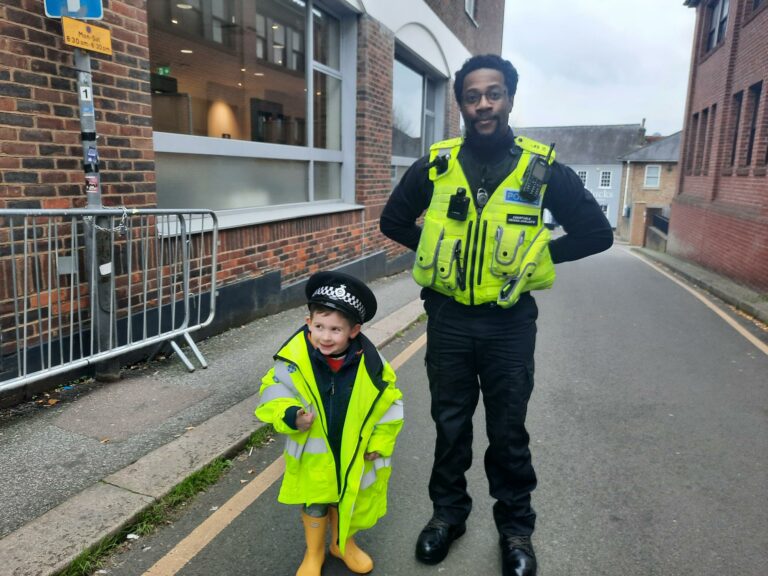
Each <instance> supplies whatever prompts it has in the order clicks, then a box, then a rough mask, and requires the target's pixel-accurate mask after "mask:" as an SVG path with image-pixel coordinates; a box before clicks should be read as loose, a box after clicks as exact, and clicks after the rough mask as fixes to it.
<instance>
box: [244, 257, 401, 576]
mask: <svg viewBox="0 0 768 576" xmlns="http://www.w3.org/2000/svg"><path fill="white" fill-rule="evenodd" d="M306 295H307V304H308V306H309V316H308V317H307V324H306V326H302V327H301V328H300V329H299V330H298V332H296V333H295V334H294V335H293V336H291V338H289V339H288V341H287V342H286V343H285V344H283V346H282V347H281V348H280V350H279V351H278V352H277V354H275V357H274V358H275V365H274V367H273V368H272V369H271V370H270V371H269V372H268V373H267V375H266V376H264V378H263V379H262V384H261V390H260V394H261V402H260V404H259V405H258V407H257V408H256V416H257V417H258V418H259V419H260V420H262V421H263V422H269V423H271V424H272V425H273V426H274V428H275V430H276V431H277V432H279V433H281V434H285V435H286V446H285V451H284V453H283V455H284V458H285V475H284V477H283V483H282V486H281V488H280V495H279V496H278V501H279V502H282V503H284V504H302V505H303V510H302V515H301V516H302V521H303V523H304V534H305V537H306V543H307V549H306V552H305V554H304V561H303V562H302V563H301V566H299V569H298V571H297V572H296V576H320V570H321V568H322V565H323V562H324V560H325V538H326V532H327V528H328V526H329V525H330V527H331V545H330V553H331V554H332V555H333V556H336V557H337V558H341V560H343V561H344V563H345V564H346V565H347V568H349V569H350V570H351V571H352V572H355V573H357V574H366V573H368V572H370V571H371V570H373V560H372V559H371V557H370V556H369V555H368V554H366V553H365V552H364V551H363V550H361V549H360V548H359V547H358V546H357V544H355V541H354V539H353V536H354V534H355V533H356V532H358V531H359V530H365V529H367V528H370V527H371V526H373V525H374V524H375V523H376V521H377V520H378V519H379V518H380V517H382V516H383V515H384V514H385V513H386V511H387V500H386V494H387V483H388V481H389V476H390V473H391V471H392V469H391V467H390V465H391V463H390V458H391V456H392V451H393V449H394V447H395V439H396V438H397V435H398V433H399V432H400V429H401V427H402V425H403V403H402V400H401V399H402V394H401V392H400V390H398V389H397V388H396V387H395V373H394V371H393V370H392V368H391V367H390V365H389V364H388V363H387V362H386V361H385V360H384V359H383V358H382V357H381V355H380V354H379V352H378V351H377V350H376V348H375V346H374V345H373V344H372V343H371V341H370V340H368V338H366V337H365V336H364V335H363V334H362V333H361V332H360V328H361V325H362V324H363V323H364V322H368V321H369V320H371V318H373V316H374V314H375V313H376V297H375V296H374V294H373V292H371V290H370V289H369V288H368V287H367V286H366V285H365V284H364V283H363V282H361V281H360V280H358V279H356V278H354V277H352V276H349V275H347V274H342V273H340V272H318V273H317V274H314V275H313V276H312V277H310V279H309V280H308V282H307V287H306Z"/></svg>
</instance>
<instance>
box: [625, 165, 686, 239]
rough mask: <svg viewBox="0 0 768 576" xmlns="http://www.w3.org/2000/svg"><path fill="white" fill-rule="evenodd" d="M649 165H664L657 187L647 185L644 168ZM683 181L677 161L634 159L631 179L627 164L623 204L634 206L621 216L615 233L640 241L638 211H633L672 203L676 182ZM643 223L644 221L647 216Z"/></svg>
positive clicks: (662, 206)
mask: <svg viewBox="0 0 768 576" xmlns="http://www.w3.org/2000/svg"><path fill="white" fill-rule="evenodd" d="M648 165H659V166H661V173H660V177H659V187H658V188H645V167H646V166H648ZM679 180H680V170H679V164H678V163H677V162H632V163H631V164H630V165H629V181H627V165H626V164H625V165H624V170H623V173H622V175H621V197H622V201H621V206H622V207H623V206H632V210H631V211H630V214H629V215H627V216H624V215H623V214H620V215H619V219H618V226H617V227H616V233H617V234H618V236H619V237H620V238H622V239H624V240H628V239H630V236H631V237H632V238H634V240H633V241H632V244H633V245H642V244H637V239H638V238H640V237H641V236H639V233H638V232H637V231H636V230H634V231H632V230H633V229H634V228H635V222H636V220H635V216H636V215H635V214H633V213H632V212H633V211H635V210H636V208H638V207H639V208H640V209H642V210H643V211H645V209H646V208H665V207H667V208H668V207H669V206H670V205H671V204H672V200H673V199H674V197H675V195H676V193H677V185H678V182H679ZM641 222H642V223H643V225H644V223H645V220H644V217H643V219H641Z"/></svg>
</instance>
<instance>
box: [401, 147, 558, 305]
mask: <svg viewBox="0 0 768 576" xmlns="http://www.w3.org/2000/svg"><path fill="white" fill-rule="evenodd" d="M462 143H463V139H462V138H453V139H450V140H444V141H442V142H438V143H436V144H433V145H432V147H431V148H430V161H431V162H433V161H434V160H435V158H436V157H437V156H438V155H440V156H443V157H446V156H447V168H446V169H445V170H444V171H442V172H440V171H439V170H438V167H432V168H430V171H429V179H430V180H432V182H433V183H434V193H433V194H432V201H431V203H430V205H429V208H428V209H427V212H426V214H425V216H424V227H423V228H422V231H421V238H420V239H419V246H418V248H417V250H416V261H415V263H414V266H413V277H414V279H415V280H416V282H417V283H418V284H420V285H421V286H425V287H427V288H431V289H432V290H435V291H437V292H440V293H442V294H445V295H447V296H450V297H452V298H453V299H455V300H456V301H457V302H460V303H462V304H485V303H488V302H496V303H497V304H498V305H499V306H501V307H504V308H507V307H510V306H513V305H514V304H515V303H516V302H517V300H518V299H519V297H520V294H521V293H522V292H527V291H529V290H540V289H543V288H549V287H550V286H552V284H553V283H554V281H555V267H554V265H553V263H552V258H551V257H550V254H549V248H548V244H549V240H550V234H549V230H548V229H547V228H546V227H545V226H544V222H543V218H542V215H541V203H542V201H543V199H544V193H545V191H546V185H545V186H544V187H543V188H542V189H541V193H540V194H539V195H538V198H536V199H535V200H526V199H525V198H524V197H523V196H521V195H520V187H521V185H522V184H523V179H524V175H525V172H526V169H527V168H528V165H529V164H530V162H531V159H532V158H533V155H539V156H546V155H547V154H548V152H549V147H548V146H546V145H544V144H540V143H538V142H535V141H533V140H529V139H528V138H523V137H521V136H518V137H517V138H515V143H516V144H517V145H518V146H519V147H520V148H521V149H522V154H521V157H520V160H519V162H518V163H517V166H516V167H515V169H514V170H513V171H512V173H511V174H509V175H508V176H507V177H506V178H505V179H504V180H503V181H502V183H501V184H499V186H498V188H496V190H494V191H492V192H493V193H492V194H490V196H489V198H488V202H487V204H486V205H485V206H484V207H479V206H478V205H477V204H476V203H475V201H474V200H473V198H472V194H471V193H470V192H469V184H468V182H467V178H466V176H465V175H464V172H463V170H462V168H461V165H460V164H459V161H458V154H459V150H460V149H461V145H462ZM553 161H554V152H553V153H552V154H551V159H550V163H551V162H553ZM461 188H463V189H464V190H466V191H467V192H466V196H467V197H468V198H469V207H468V210H467V214H466V219H464V220H459V219H455V218H450V217H449V216H448V212H449V206H450V202H451V196H454V195H455V194H456V193H457V190H459V189H461ZM490 192H491V191H490V190H489V191H488V193H490Z"/></svg>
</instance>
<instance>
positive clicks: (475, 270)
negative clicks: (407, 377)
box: [380, 55, 613, 576]
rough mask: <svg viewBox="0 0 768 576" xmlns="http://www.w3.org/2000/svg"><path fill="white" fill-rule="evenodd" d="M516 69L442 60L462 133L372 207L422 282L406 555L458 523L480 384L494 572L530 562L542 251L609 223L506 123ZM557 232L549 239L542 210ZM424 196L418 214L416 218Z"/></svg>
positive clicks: (447, 541) (528, 567)
mask: <svg viewBox="0 0 768 576" xmlns="http://www.w3.org/2000/svg"><path fill="white" fill-rule="evenodd" d="M517 79H518V75H517V71H516V70H515V68H514V67H513V66H512V64H511V63H510V62H508V61H506V60H504V59H502V58H500V57H499V56H496V55H481V56H475V57H472V58H470V59H469V60H467V61H466V62H465V63H464V65H463V66H462V68H461V69H460V70H459V71H458V72H457V73H456V76H455V82H454V87H453V88H454V95H455V97H456V101H457V103H458V105H459V109H460V112H461V115H462V118H463V120H464V125H465V136H464V137H463V138H455V139H451V140H446V141H443V142H439V143H437V144H435V145H433V146H432V147H431V149H430V153H429V154H428V155H427V156H424V157H423V158H420V159H419V160H417V161H416V162H415V163H414V164H413V165H412V166H411V167H410V168H409V169H408V171H407V172H406V173H405V174H404V175H403V178H402V180H401V181H400V183H399V184H398V185H397V186H396V188H395V189H394V191H393V192H392V195H391V197H390V199H389V201H388V202H387V205H386V207H385V208H384V211H383V213H382V216H381V222H380V227H381V231H382V232H383V233H384V234H385V235H386V236H388V237H389V238H391V239H393V240H395V241H397V242H399V243H400V244H403V245H404V246H406V247H408V248H410V249H412V250H414V251H416V256H415V263H414V269H413V275H414V279H415V280H416V281H417V282H418V283H419V284H420V285H422V286H423V287H424V289H423V290H422V298H423V299H424V307H425V309H426V311H427V316H428V325H427V375H428V377H429V386H430V393H431V415H432V419H433V420H434V422H435V426H436V429H437V440H436V444H435V459H434V464H433V467H432V475H431V477H430V481H429V496H430V499H431V500H432V504H433V516H432V518H431V519H430V520H429V522H428V523H427V525H426V527H425V528H424V529H423V530H422V531H421V533H420V535H419V537H418V540H417V543H416V557H417V558H418V560H420V561H421V562H424V563H426V564H436V563H438V562H441V561H442V560H443V559H444V558H445V557H446V555H447V554H448V550H449V548H450V546H451V543H452V542H453V541H454V540H455V539H456V538H458V537H460V536H461V535H462V534H464V532H465V530H466V519H467V517H468V516H469V513H470V510H471V508H472V499H471V498H470V496H469V494H468V493H467V482H466V478H465V472H466V471H467V470H468V469H469V467H470V465H471V464H472V415H473V413H474V411H475V407H476V406H477V402H478V399H479V395H480V391H482V394H483V403H484V406H485V416H486V418H485V419H486V432H487V435H488V440H489V444H490V445H489V447H488V450H487V451H486V453H485V470H486V475H487V477H488V483H489V486H490V493H491V496H492V497H493V498H494V499H495V500H496V503H495V504H494V508H493V515H494V520H495V522H496V526H497V528H498V531H499V535H500V539H499V543H500V547H501V562H502V572H503V574H504V576H513V575H514V576H533V575H535V574H536V556H535V554H534V550H533V546H532V543H531V535H532V534H533V531H534V523H535V519H536V515H535V513H534V510H533V508H532V507H531V492H532V491H533V489H534V488H535V487H536V475H535V473H534V470H533V466H532V464H531V455H530V451H529V448H528V443H529V437H528V433H527V431H526V428H525V416H526V410H527V406H528V399H529V398H530V395H531V392H532V390H533V356H534V347H535V339H536V318H537V315H538V309H537V307H536V302H535V300H534V298H533V296H532V295H531V290H535V289H541V288H547V287H549V286H551V285H552V283H553V282H554V277H555V268H554V264H557V263H560V262H566V261H569V260H577V259H579V258H583V257H585V256H589V255H590V254H595V253H597V252H600V251H603V250H606V249H608V248H609V247H610V246H611V244H612V242H613V233H612V230H611V227H610V224H609V223H608V221H607V220H606V218H605V216H604V214H603V212H602V210H601V209H600V207H599V205H598V204H597V202H596V201H595V199H594V198H593V197H592V195H591V194H590V193H589V192H588V191H587V190H586V189H585V188H584V186H583V184H582V182H581V180H580V179H579V177H578V176H577V175H576V174H575V173H574V172H573V171H572V170H571V169H570V168H567V167H566V166H563V165H562V164H560V163H558V162H556V161H554V158H555V153H554V151H553V150H551V148H550V146H549V145H546V144H542V143H538V142H534V141H532V140H528V139H526V138H522V137H516V136H515V135H514V134H513V132H512V130H511V129H510V127H509V125H508V120H509V114H510V112H511V111H512V105H513V102H514V97H515V91H516V89H517ZM544 208H547V209H549V211H550V212H551V213H552V215H553V216H554V218H555V219H556V220H557V222H558V223H559V224H561V225H562V227H563V230H564V231H565V234H564V235H562V236H560V237H558V238H556V239H554V240H550V237H549V230H547V229H546V228H545V227H544V223H543V218H542V211H543V209H544ZM425 210H426V214H425V216H424V225H423V227H420V226H418V225H417V224H416V220H417V218H419V216H421V214H422V213H424V211H425Z"/></svg>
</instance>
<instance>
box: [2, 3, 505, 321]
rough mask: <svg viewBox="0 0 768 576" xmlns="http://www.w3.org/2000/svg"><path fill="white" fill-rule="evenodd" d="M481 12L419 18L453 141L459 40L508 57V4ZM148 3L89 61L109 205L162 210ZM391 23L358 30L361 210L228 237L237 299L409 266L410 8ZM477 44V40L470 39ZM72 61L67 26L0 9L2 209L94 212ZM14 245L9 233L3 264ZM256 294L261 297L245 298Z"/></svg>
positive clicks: (119, 23)
mask: <svg viewBox="0 0 768 576" xmlns="http://www.w3.org/2000/svg"><path fill="white" fill-rule="evenodd" d="M477 5H478V14H479V17H478V19H479V22H480V23H481V28H479V29H478V28H477V27H476V26H475V25H474V24H472V23H471V21H468V20H467V21H459V20H451V19H450V18H448V17H447V16H446V11H442V12H441V13H440V14H441V17H445V18H446V20H445V22H443V21H441V20H439V19H438V16H437V15H436V14H434V13H432V12H431V10H430V8H429V7H428V6H427V3H425V2H419V3H418V6H415V7H414V10H416V8H418V13H419V14H420V16H419V18H420V20H419V22H421V21H423V22H424V24H423V26H422V27H423V28H424V30H426V29H427V28H428V29H429V30H430V31H431V32H430V33H431V34H433V37H429V36H428V35H424V34H421V36H418V38H419V40H420V41H428V40H429V39H430V38H432V40H431V42H432V43H433V46H434V47H436V48H435V50H438V51H442V52H441V53H442V58H444V61H443V65H442V68H445V70H446V76H448V78H447V82H446V98H445V102H446V106H445V110H444V111H443V114H444V118H445V132H446V134H445V135H446V136H455V135H458V133H459V112H458V107H457V105H456V103H455V102H454V101H453V96H452V94H453V92H452V88H451V80H450V75H449V74H448V70H452V71H455V69H457V68H458V67H459V66H460V65H461V62H463V60H464V59H465V58H466V57H467V56H468V55H469V54H470V52H469V51H468V50H467V49H466V47H465V46H464V45H462V44H460V42H459V38H461V39H462V40H461V41H462V42H464V44H465V45H466V44H472V45H473V46H475V47H479V46H481V45H482V50H483V51H494V50H493V48H495V51H498V50H499V49H500V46H501V18H500V17H499V14H503V8H504V6H503V5H504V2H503V0H488V1H487V2H486V1H482V0H481V1H478V3H477ZM146 6H147V4H146V2H145V1H144V0H113V1H111V2H109V3H105V16H104V20H103V21H102V22H100V23H99V25H102V26H104V27H106V28H108V29H109V30H110V32H111V36H112V43H113V49H114V54H113V55H112V56H101V55H97V54H92V55H91V61H92V68H93V72H94V74H93V86H94V95H95V100H94V107H95V110H96V131H97V134H98V135H99V140H98V149H99V155H100V167H101V170H100V175H101V182H102V194H103V203H104V204H105V205H106V206H113V205H114V206H118V205H124V206H128V207H156V206H157V204H158V203H157V195H156V178H155V175H156V172H155V162H154V160H155V153H154V151H153V130H152V101H151V89H150V59H149V49H148V28H147V13H146ZM376 8H377V10H379V9H380V8H381V7H380V6H378V5H376ZM461 8H462V9H461V10H460V11H458V12H457V13H458V14H461V15H463V16H464V17H466V15H465V14H464V12H463V4H462V6H461ZM492 10H495V11H496V12H495V15H494V16H493V17H491V16H489V13H490V11H492ZM449 13H452V12H449ZM411 17H412V16H411ZM392 18H394V17H392ZM383 20H384V19H379V18H376V17H374V16H372V15H371V13H369V12H367V11H362V13H361V14H360V15H359V17H358V23H357V58H358V60H357V71H356V74H357V77H356V82H357V85H356V122H355V129H354V134H355V140H356V141H355V174H354V186H355V191H354V192H355V197H354V205H351V204H350V205H349V206H348V209H346V208H345V209H344V210H343V211H338V212H335V213H332V214H322V215H313V216H307V217H298V218H289V219H284V220H280V221H274V222H268V223H263V224H255V225H248V226H241V227H235V228H227V229H223V230H220V234H219V239H220V243H219V252H218V262H219V270H218V279H219V283H220V286H221V288H222V291H223V292H226V290H227V289H228V288H229V287H233V286H234V287H239V288H237V290H241V292H238V294H241V293H242V291H243V290H244V291H246V292H249V293H250V292H252V291H254V290H258V291H261V290H262V286H264V285H266V284H268V285H269V290H274V289H275V286H277V294H274V293H270V295H268V296H269V297H268V298H267V299H270V302H272V303H274V302H275V300H278V301H280V300H281V298H282V296H281V294H282V295H283V296H284V295H285V293H286V290H287V291H288V292H290V291H291V290H292V287H293V286H294V285H297V284H298V283H300V282H301V281H302V280H304V279H305V278H306V277H307V276H308V275H309V274H311V273H312V272H313V271H315V270H318V269H320V268H324V269H329V268H337V267H340V266H344V265H348V264H349V263H351V262H352V263H359V262H362V263H363V264H362V266H363V269H365V266H366V264H365V262H369V264H368V266H369V268H368V269H369V270H370V269H373V270H374V271H376V272H374V275H375V273H383V271H384V270H386V269H388V268H387V267H388V264H387V261H389V262H390V263H394V264H393V266H394V267H393V268H392V270H395V269H397V266H401V267H402V265H403V264H402V263H403V262H405V260H407V257H408V255H409V254H408V251H407V250H406V249H405V248H403V247H401V246H399V245H396V244H395V243H393V242H391V241H389V240H387V239H386V238H385V237H384V236H383V235H381V233H380V232H379V230H378V220H379V216H380V214H381V211H382V209H383V206H384V204H385V203H386V200H387V198H388V197H389V194H390V192H391V189H392V180H391V177H392V176H391V168H390V163H391V149H392V143H391V138H392V130H391V124H392V119H391V114H392V73H393V59H394V46H395V40H396V37H397V31H398V30H401V31H402V30H403V29H405V28H407V26H408V25H407V24H405V23H404V22H406V21H407V18H406V19H405V20H404V16H403V14H402V11H401V12H400V15H399V16H397V18H395V19H394V20H392V19H391V18H390V20H392V21H389V20H387V21H386V22H385V21H383ZM454 28H455V29H454ZM412 29H413V27H411V30H412ZM479 30H482V34H481V33H480V32H479ZM489 30H490V31H489ZM454 34H455V35H454ZM474 37H477V39H478V40H477V42H474V43H473V42H470V40H471V39H472V38H474ZM408 38H413V36H409V37H408ZM73 50H74V49H73V48H71V47H69V46H65V45H64V44H63V39H62V31H61V23H60V21H59V20H58V19H52V18H46V17H45V16H44V9H43V3H42V2H39V1H38V0H6V1H4V2H3V3H2V4H0V208H71V207H81V206H84V205H85V190H84V188H85V186H84V173H83V169H82V166H81V159H82V155H83V154H82V146H81V143H80V121H79V111H78V101H77V94H76V88H77V83H76V73H75V71H74V69H73ZM435 63H437V60H435ZM436 68H441V66H436ZM8 240H9V239H8V237H7V233H6V234H5V236H3V235H2V230H1V229H0V254H2V253H3V244H7V242H8ZM6 252H7V250H6ZM403 258H405V260H403ZM382 261H383V262H384V265H383V266H380V265H379V263H380V262H382ZM356 271H358V272H359V270H357V269H356ZM366 274H367V273H363V275H366ZM266 279H268V280H269V281H268V282H267V281H266ZM275 279H277V280H276V281H275ZM251 284H253V285H254V286H257V287H256V288H253V289H251V288H243V287H247V286H250V285H251ZM224 300H226V301H225V302H222V305H223V306H220V308H219V309H220V311H221V313H222V315H223V314H224V310H223V307H226V306H228V305H232V304H233V299H232V298H227V297H225V298H224ZM264 300H265V299H264V298H262V297H261V295H259V297H255V296H254V298H253V300H252V301H251V300H246V301H244V302H243V303H242V306H243V307H244V308H247V310H246V312H247V313H246V314H245V315H241V316H239V317H238V321H246V320H247V319H248V318H249V317H250V316H253V315H258V314H259V313H260V312H259V310H255V309H253V308H254V307H256V304H254V305H253V306H251V304H250V303H251V302H254V303H258V302H263V301H264ZM249 306H251V308H248V307H249ZM261 313H264V312H263V311H262V312H261Z"/></svg>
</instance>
